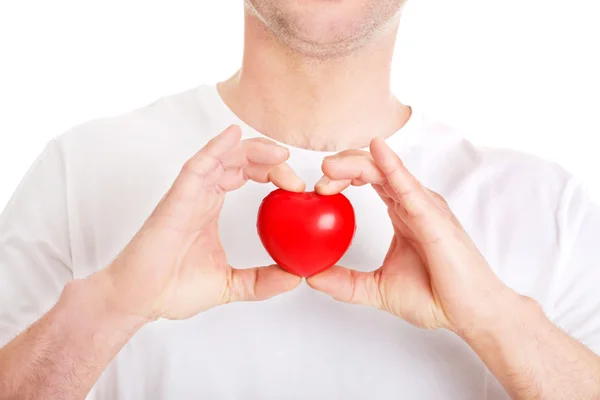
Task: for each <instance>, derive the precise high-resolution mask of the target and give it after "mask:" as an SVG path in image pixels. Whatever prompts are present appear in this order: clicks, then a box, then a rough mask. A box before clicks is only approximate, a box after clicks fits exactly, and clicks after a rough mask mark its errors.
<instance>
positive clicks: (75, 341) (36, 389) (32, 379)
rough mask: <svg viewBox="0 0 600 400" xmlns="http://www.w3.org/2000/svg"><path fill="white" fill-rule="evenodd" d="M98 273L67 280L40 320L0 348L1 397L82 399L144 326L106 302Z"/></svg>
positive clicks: (141, 322) (140, 321) (101, 280)
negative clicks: (59, 295)
mask: <svg viewBox="0 0 600 400" xmlns="http://www.w3.org/2000/svg"><path fill="white" fill-rule="evenodd" d="M104 286H105V285H104V282H103V278H102V276H101V275H96V276H93V277H91V278H89V279H86V280H80V281H74V282H71V283H70V284H69V285H67V287H66V288H65V290H64V291H63V293H62V295H61V297H60V299H59V301H58V302H57V304H56V305H55V306H54V307H53V308H52V309H51V310H50V311H49V312H48V313H47V314H46V315H45V316H44V317H42V318H41V319H40V320H39V321H37V322H36V323H35V324H33V325H32V326H31V327H29V328H28V329H27V330H26V331H25V332H23V333H22V334H21V335H19V336H18V337H16V338H15V339H14V340H13V341H11V342H10V343H8V344H7V345H6V346H5V347H3V348H2V349H0V393H1V394H2V396H0V397H1V398H2V399H3V400H4V399H42V398H53V399H83V398H85V397H86V395H87V393H88V392H89V391H90V389H91V388H92V386H93V385H94V383H95V382H96V381H97V380H98V378H99V377H100V374H101V373H102V371H103V370H104V369H105V368H106V366H107V365H108V363H109V362H110V361H111V360H112V359H113V358H114V356H115V355H116V354H117V353H118V352H119V350H120V349H121V348H122V347H123V346H124V345H125V343H127V341H128V340H129V339H130V338H131V336H132V335H133V334H134V333H135V332H136V331H137V330H138V329H139V328H140V327H141V326H143V323H144V321H142V320H141V319H139V318H135V317H131V316H125V315H121V314H119V313H117V312H116V311H115V310H113V309H112V307H111V306H110V302H108V301H107V298H106V293H105V291H104Z"/></svg>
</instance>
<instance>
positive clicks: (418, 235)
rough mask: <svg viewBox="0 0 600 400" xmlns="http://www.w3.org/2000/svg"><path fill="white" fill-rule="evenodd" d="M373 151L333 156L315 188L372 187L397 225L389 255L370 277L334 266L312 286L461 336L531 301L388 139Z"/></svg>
mask: <svg viewBox="0 0 600 400" xmlns="http://www.w3.org/2000/svg"><path fill="white" fill-rule="evenodd" d="M370 150H371V151H370V153H369V152H366V151H359V150H348V151H344V152H342V153H339V154H337V155H335V156H331V157H327V158H326V159H325V160H324V161H323V172H324V174H325V175H324V177H323V178H322V179H321V181H319V182H318V183H317V185H316V187H315V189H316V191H317V192H318V193H320V194H325V195H330V194H335V193H338V192H341V191H342V190H344V189H345V188H347V187H348V186H349V185H354V186H362V185H366V184H371V185H372V187H373V188H374V189H375V190H376V191H377V193H378V194H379V196H380V197H381V199H382V200H383V201H384V203H385V204H386V205H387V208H388V213H389V216H390V219H391V222H392V225H393V227H394V236H393V238H392V242H391V245H390V248H389V251H388V253H387V256H386V257H385V259H384V261H383V264H382V265H381V267H380V268H378V269H377V270H375V271H372V272H358V271H353V270H349V269H346V268H344V267H341V266H334V267H333V268H331V269H329V270H327V271H325V272H323V273H321V274H318V275H316V276H314V277H311V278H309V279H308V280H307V281H308V284H309V285H310V286H311V287H313V288H314V289H317V290H319V291H322V292H324V293H326V294H329V295H331V296H332V297H334V298H335V299H337V300H340V301H344V302H349V303H357V304H365V305H370V306H374V307H377V308H380V309H383V310H385V311H388V312H390V313H393V314H395V315H397V316H399V317H401V318H403V319H404V320H406V321H407V322H409V323H411V324H413V325H416V326H418V327H421V328H428V329H437V328H447V329H449V330H451V331H453V332H456V333H458V334H459V335H461V336H462V335H466V334H469V331H470V330H472V329H476V328H477V327H478V326H481V324H489V323H493V322H494V320H496V319H497V318H496V315H495V314H497V313H499V312H502V310H508V309H509V307H515V306H519V305H520V304H522V303H523V302H526V301H530V300H529V299H526V298H524V297H522V296H519V295H518V294H516V293H515V292H514V291H512V290H511V289H510V288H508V287H507V286H505V285H504V284H503V283H502V282H501V281H500V279H499V278H498V277H497V276H496V275H495V274H494V272H493V271H492V269H491V268H490V267H489V265H488V264H487V262H486V260H485V259H484V257H483V256H482V254H481V253H480V252H479V250H478V249H477V248H476V246H475V244H474V243H473V241H472V240H471V239H470V238H469V236H468V235H467V233H466V232H465V230H464V229H463V227H462V226H461V224H460V223H459V221H458V220H457V218H456V217H455V216H454V214H453V213H452V212H451V210H450V208H449V206H448V204H447V203H446V201H445V200H444V199H443V198H442V197H441V196H440V195H438V194H437V193H434V192H432V191H431V190H429V189H427V188H426V187H424V186H423V185H422V184H421V183H420V182H419V181H418V180H417V179H416V178H415V177H414V176H413V175H411V174H410V172H409V171H408V170H407V169H406V167H405V166H404V164H403V163H402V161H401V160H400V158H399V157H398V155H396V154H395V153H394V152H393V151H392V150H391V149H390V148H389V147H388V146H387V144H386V143H385V141H384V140H383V139H381V138H376V139H374V140H373V141H372V143H371V148H370Z"/></svg>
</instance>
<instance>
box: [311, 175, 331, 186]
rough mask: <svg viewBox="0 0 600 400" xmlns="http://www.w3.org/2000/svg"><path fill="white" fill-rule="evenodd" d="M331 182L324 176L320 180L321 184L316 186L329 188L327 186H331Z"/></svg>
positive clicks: (318, 183)
mask: <svg viewBox="0 0 600 400" xmlns="http://www.w3.org/2000/svg"><path fill="white" fill-rule="evenodd" d="M330 182H331V179H329V178H328V177H326V176H324V177H322V178H321V179H319V182H317V184H316V185H315V186H327V185H329V183H330Z"/></svg>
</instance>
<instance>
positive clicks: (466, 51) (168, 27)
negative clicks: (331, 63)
mask: <svg viewBox="0 0 600 400" xmlns="http://www.w3.org/2000/svg"><path fill="white" fill-rule="evenodd" d="M599 20H600V6H599V5H598V2H597V1H595V0H568V1H564V0H562V1H558V0H503V1H488V0H409V3H408V6H407V9H406V12H405V16H404V21H403V25H402V28H401V32H400V35H399V43H398V50H397V52H396V61H395V68H394V90H395V92H396V93H397V94H398V96H399V97H400V98H401V99H402V100H403V101H405V102H407V103H410V104H414V105H419V106H420V107H423V108H424V109H425V111H427V112H428V113H429V114H431V115H433V116H436V117H438V118H439V119H440V120H442V121H445V122H447V123H449V124H451V125H454V126H455V127H457V128H459V129H462V130H463V131H464V132H465V134H466V135H467V136H468V137H469V138H471V140H473V141H474V142H476V143H477V144H480V145H485V146H502V147H512V148H517V149H520V150H524V151H527V152H532V153H536V154H538V155H540V156H542V157H544V158H549V159H552V160H555V161H557V162H559V163H560V164H562V165H563V166H565V167H566V168H567V169H569V170H571V171H572V172H573V173H575V174H576V175H578V176H580V177H581V178H582V179H583V180H584V181H585V182H586V183H587V184H588V186H589V188H590V191H591V192H592V194H593V195H594V196H595V197H596V198H597V199H600V157H598V155H597V154H596V150H597V149H596V143H598V135H599V134H600V122H599V121H598V118H597V116H598V115H600V113H599V111H598V110H600V78H599V71H600V61H599V60H598V59H599V56H600V50H599V49H600V24H599V23H598V21H599ZM242 31H243V26H242V1H241V0H235V1H232V0H229V1H224V0H223V1H202V0H169V1H167V0H163V1H150V0H145V1H138V0H103V1H98V2H89V1H81V0H77V1H75V0H52V1H47V0H19V1H15V0H12V1H9V0H0V209H2V208H3V207H4V205H5V204H6V202H7V201H8V198H9V197H10V195H11V193H12V192H13V191H14V189H15V188H16V186H17V184H18V183H19V181H20V179H21V178H22V176H23V174H24V173H25V172H26V170H27V168H28V167H29V165H30V164H31V163H32V162H33V160H34V159H35V157H36V156H37V155H38V153H39V152H40V151H41V150H42V147H43V146H44V144H45V143H46V142H47V141H48V140H50V139H51V138H52V137H54V136H57V135H59V134H61V133H62V132H64V131H65V130H67V129H68V128H70V127H72V126H73V125H76V124H79V123H81V122H84V121H86V120H89V119H94V118H98V117H103V116H108V115H113V114H119V113H121V112H125V111H128V110H130V109H133V108H137V107H139V106H143V105H146V104H148V103H150V102H152V101H154V100H155V99H156V98H158V97H161V96H163V95H166V94H171V93H175V92H179V91H183V90H186V89H188V88H192V87H194V86H197V85H198V84H201V83H212V82H216V81H218V80H220V79H224V78H226V77H228V76H229V75H230V74H231V73H233V72H234V71H235V70H236V68H237V67H238V65H239V62H240V57H241V45H242Z"/></svg>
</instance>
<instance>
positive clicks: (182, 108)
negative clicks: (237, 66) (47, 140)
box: [55, 88, 213, 152]
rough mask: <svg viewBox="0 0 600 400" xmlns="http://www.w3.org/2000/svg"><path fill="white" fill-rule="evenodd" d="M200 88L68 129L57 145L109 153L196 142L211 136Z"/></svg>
mask: <svg viewBox="0 0 600 400" xmlns="http://www.w3.org/2000/svg"><path fill="white" fill-rule="evenodd" d="M200 89H201V88H194V89H192V90H187V91H185V92H181V93H177V94H173V95H170V96H165V97H162V98H160V99H157V100H156V101H154V102H152V103H151V104H148V105H145V106H143V107H139V108H137V109H134V110H131V111H128V112H125V113H122V114H120V115H115V116H110V117H104V118H98V119H94V120H91V121H88V122H85V123H82V124H79V125H77V126H74V127H73V128H71V129H69V130H68V131H67V132H65V133H64V134H62V135H61V136H59V137H57V138H56V139H55V141H56V142H57V143H58V144H59V145H60V146H61V147H63V148H64V151H66V152H78V151H84V150H85V149H89V150H90V151H92V150H93V151H95V152H97V151H101V150H104V149H108V150H111V151H115V152H118V150H119V147H127V146H130V145H135V146H143V147H144V148H148V147H152V146H158V147H161V146H163V147H164V146H165V145H166V144H168V143H170V142H172V141H181V140H188V139H192V140H194V139H197V140H199V141H200V142H201V141H202V140H203V139H204V140H205V141H206V140H208V137H209V136H210V135H211V134H213V133H212V132H210V113H209V111H208V110H206V107H204V105H203V103H202V102H201V101H200V99H199V91H200Z"/></svg>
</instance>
